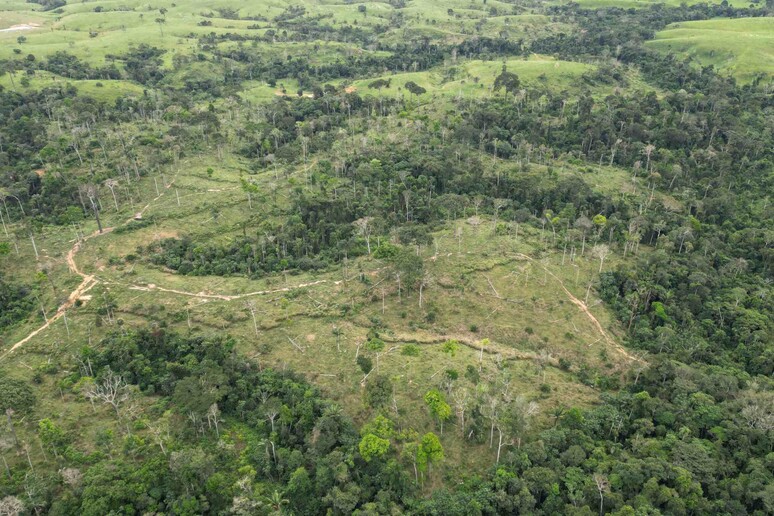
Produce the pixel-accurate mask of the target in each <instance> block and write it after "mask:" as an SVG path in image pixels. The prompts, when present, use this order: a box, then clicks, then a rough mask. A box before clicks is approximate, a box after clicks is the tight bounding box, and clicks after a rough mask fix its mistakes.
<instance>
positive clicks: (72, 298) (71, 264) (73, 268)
mask: <svg viewBox="0 0 774 516" xmlns="http://www.w3.org/2000/svg"><path fill="white" fill-rule="evenodd" d="M174 182H175V179H174V178H173V179H172V181H170V183H169V184H168V185H165V186H164V191H163V192H161V193H159V195H157V196H156V197H154V198H153V200H151V201H150V202H149V203H148V204H146V205H145V206H144V207H143V209H142V210H140V211H139V213H138V215H142V214H143V213H145V211H147V209H148V208H150V206H151V204H153V203H154V202H156V201H157V200H159V199H160V198H161V197H162V196H163V195H164V194H165V193H166V192H167V190H169V188H170V187H171V186H172V184H173V183H174ZM135 216H136V215H135ZM133 218H134V217H132V218H130V219H129V220H128V221H127V222H129V221H131V220H132V219H133ZM111 231H113V228H104V229H103V230H102V232H100V231H95V232H94V233H92V234H90V235H88V236H86V237H84V238H82V239H80V240H76V242H75V244H73V247H72V248H71V249H70V250H69V251H68V252H67V256H66V257H65V260H66V261H67V268H68V269H70V272H72V273H73V274H77V275H78V276H80V277H81V279H82V281H81V283H80V285H78V286H77V287H76V288H75V290H73V291H72V292H70V294H69V295H68V296H67V300H66V301H65V302H64V303H62V304H61V305H60V306H59V308H57V310H56V313H55V314H54V315H53V316H52V317H49V318H48V320H47V321H46V322H45V324H43V325H42V326H41V327H40V328H38V329H37V330H34V331H32V332H30V334H29V335H27V336H26V337H24V338H23V339H21V340H20V341H18V342H17V343H16V344H14V345H13V346H11V348H10V349H9V350H8V351H6V352H5V353H3V354H2V355H0V360H2V359H4V358H5V357H7V356H8V355H10V354H11V353H13V352H14V351H16V350H17V349H19V348H20V347H22V346H23V345H24V344H26V343H27V342H29V341H30V340H31V339H32V338H33V337H35V336H36V335H38V334H39V333H40V332H42V331H44V330H46V329H47V328H48V327H49V326H51V325H52V324H54V323H55V322H56V321H58V320H59V319H61V318H62V317H64V315H65V312H66V311H67V310H69V309H70V308H72V306H73V305H74V304H75V302H76V301H77V300H78V299H80V298H81V297H82V296H83V295H84V294H85V293H86V292H88V291H89V290H91V289H92V288H94V286H95V285H96V284H97V283H99V280H98V279H97V278H95V277H94V275H92V274H86V273H84V272H81V270H80V269H78V264H77V263H75V255H76V253H77V252H78V251H79V250H80V249H81V246H82V245H83V243H84V242H86V241H87V240H90V239H92V238H95V237H98V236H100V235H105V234H108V233H110V232H111Z"/></svg>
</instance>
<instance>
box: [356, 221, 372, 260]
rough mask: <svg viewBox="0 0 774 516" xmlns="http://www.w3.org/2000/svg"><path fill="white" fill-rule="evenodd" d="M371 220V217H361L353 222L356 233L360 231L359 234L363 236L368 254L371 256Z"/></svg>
mask: <svg viewBox="0 0 774 516" xmlns="http://www.w3.org/2000/svg"><path fill="white" fill-rule="evenodd" d="M372 220H373V219H372V218H371V217H363V218H360V219H357V220H356V221H355V222H354V223H353V224H354V225H355V227H356V228H357V231H358V233H360V235H361V236H362V237H363V238H365V241H366V247H367V248H368V255H369V256H371V232H372V231H373V226H372V224H371V221H372Z"/></svg>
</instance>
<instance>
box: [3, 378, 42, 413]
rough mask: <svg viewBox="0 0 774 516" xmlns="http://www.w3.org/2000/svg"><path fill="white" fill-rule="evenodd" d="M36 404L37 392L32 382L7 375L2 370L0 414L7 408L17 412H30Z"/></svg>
mask: <svg viewBox="0 0 774 516" xmlns="http://www.w3.org/2000/svg"><path fill="white" fill-rule="evenodd" d="M34 405H35V394H34V393H33V392H32V387H30V384H29V383H27V382H25V381H23V380H17V379H15V378H11V377H10V376H7V373H5V372H3V371H0V414H3V413H5V411H6V410H7V409H12V410H13V411H15V412H20V413H25V412H28V411H29V410H30V409H31V408H32V407H33V406H34Z"/></svg>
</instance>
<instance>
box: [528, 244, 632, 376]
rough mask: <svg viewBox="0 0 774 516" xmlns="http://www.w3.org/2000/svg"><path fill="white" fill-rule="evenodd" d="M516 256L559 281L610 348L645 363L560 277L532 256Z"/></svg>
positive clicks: (573, 302) (568, 296) (571, 300)
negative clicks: (608, 329)
mask: <svg viewBox="0 0 774 516" xmlns="http://www.w3.org/2000/svg"><path fill="white" fill-rule="evenodd" d="M515 254H516V256H518V257H520V258H522V259H524V260H527V261H529V262H532V263H537V264H538V265H540V266H541V267H542V268H543V270H544V271H546V272H547V273H548V274H549V275H550V276H551V277H552V278H554V279H555V280H556V281H557V283H559V286H560V287H562V290H564V293H565V294H566V295H567V298H568V299H569V300H570V302H571V303H572V304H574V305H576V306H577V307H578V308H580V309H581V311H582V312H583V313H584V314H586V317H588V318H589V320H590V321H591V323H592V324H593V325H594V327H595V328H596V329H597V331H598V332H599V334H600V335H602V338H604V339H605V341H606V342H607V343H608V344H609V345H610V346H612V347H613V348H614V349H615V350H616V351H617V352H618V353H620V354H621V355H623V356H625V357H626V358H628V359H629V360H633V361H635V362H644V360H643V359H642V358H640V357H638V356H635V355H632V354H631V353H629V352H628V351H627V350H626V348H624V347H623V346H621V345H620V344H618V343H617V342H616V341H615V339H613V338H612V337H611V336H610V335H609V334H608V333H607V332H606V331H605V329H604V328H603V327H602V324H600V322H599V320H598V319H597V318H596V317H594V314H592V313H591V311H590V310H589V307H588V306H587V305H586V303H584V302H583V301H581V300H580V299H578V298H577V297H575V296H574V295H573V294H572V292H570V291H569V290H568V289H567V287H565V286H564V282H563V281H562V280H561V279H560V278H559V277H558V276H557V275H556V274H554V273H553V272H551V271H550V270H548V267H546V266H545V265H543V264H542V263H539V262H537V261H535V259H533V258H532V257H530V256H527V255H526V254H522V253H515Z"/></svg>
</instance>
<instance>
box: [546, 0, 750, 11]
mask: <svg viewBox="0 0 774 516" xmlns="http://www.w3.org/2000/svg"><path fill="white" fill-rule="evenodd" d="M721 1H722V0H577V3H579V4H580V5H581V6H582V7H585V8H588V9H596V8H602V7H620V8H624V9H643V8H646V7H650V6H652V5H659V4H663V5H666V6H668V7H679V6H680V5H682V4H686V5H694V4H700V3H707V4H720V3H721ZM554 3H556V4H557V5H561V4H567V3H568V2H567V1H566V0H561V1H559V2H554ZM728 4H729V5H731V6H733V7H747V6H748V5H750V2H749V1H747V0H728Z"/></svg>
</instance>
